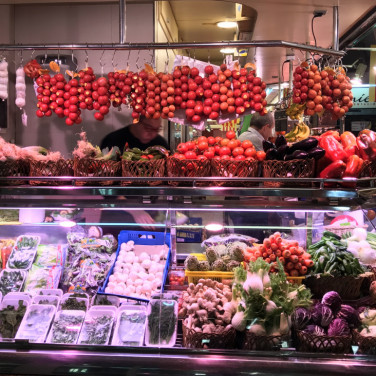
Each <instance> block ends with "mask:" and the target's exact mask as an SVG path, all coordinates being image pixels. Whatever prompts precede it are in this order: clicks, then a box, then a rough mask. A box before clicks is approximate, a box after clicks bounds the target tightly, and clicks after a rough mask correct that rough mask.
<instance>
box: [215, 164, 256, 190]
mask: <svg viewBox="0 0 376 376" xmlns="http://www.w3.org/2000/svg"><path fill="white" fill-rule="evenodd" d="M211 167H212V176H214V177H221V178H223V177H226V178H227V177H228V178H254V177H256V176H258V171H259V169H258V167H259V162H258V161H257V160H256V159H245V160H221V159H212V160H211ZM214 184H215V185H217V186H252V185H255V184H258V183H255V182H249V181H215V182H214Z"/></svg>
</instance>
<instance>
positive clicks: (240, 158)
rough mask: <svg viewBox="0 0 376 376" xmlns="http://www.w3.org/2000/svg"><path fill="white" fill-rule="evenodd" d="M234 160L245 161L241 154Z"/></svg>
mask: <svg viewBox="0 0 376 376" xmlns="http://www.w3.org/2000/svg"><path fill="white" fill-rule="evenodd" d="M235 160H236V161H244V160H245V156H244V155H243V154H239V155H237V156H236V157H235Z"/></svg>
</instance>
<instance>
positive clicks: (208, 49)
mask: <svg viewBox="0 0 376 376" xmlns="http://www.w3.org/2000/svg"><path fill="white" fill-rule="evenodd" d="M208 64H210V50H209V49H208Z"/></svg>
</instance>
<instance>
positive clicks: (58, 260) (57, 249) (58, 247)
mask: <svg viewBox="0 0 376 376" xmlns="http://www.w3.org/2000/svg"><path fill="white" fill-rule="evenodd" d="M66 254H67V245H66V244H48V245H47V244H39V246H38V249H37V255H36V258H35V261H34V265H38V266H43V267H49V266H64V262H65V257H66Z"/></svg>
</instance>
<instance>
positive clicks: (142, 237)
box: [98, 230, 171, 302]
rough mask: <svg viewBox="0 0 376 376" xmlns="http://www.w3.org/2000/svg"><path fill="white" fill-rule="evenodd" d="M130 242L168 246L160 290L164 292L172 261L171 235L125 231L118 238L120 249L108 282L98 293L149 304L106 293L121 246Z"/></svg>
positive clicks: (140, 299)
mask: <svg viewBox="0 0 376 376" xmlns="http://www.w3.org/2000/svg"><path fill="white" fill-rule="evenodd" d="M130 240H133V241H134V244H137V245H163V244H167V245H168V254H167V259H166V265H165V268H164V270H163V276H162V284H161V289H160V291H161V292H164V286H165V283H166V280H167V273H168V268H169V264H170V260H171V234H170V233H169V232H152V231H130V230H129V231H128V230H123V231H120V234H119V236H118V248H117V250H116V258H115V261H114V263H113V264H112V266H111V269H110V271H109V272H108V274H107V277H106V280H105V281H104V284H103V286H102V288H101V289H100V290H99V291H98V293H99V294H102V295H113V296H118V297H121V298H126V299H132V300H137V301H140V302H149V299H142V298H136V297H134V296H126V295H118V294H109V293H106V292H105V289H106V287H107V285H108V282H109V279H110V276H111V275H112V272H113V269H114V267H115V264H116V261H117V258H118V256H119V253H120V247H121V244H122V243H127V242H128V241H130Z"/></svg>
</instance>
